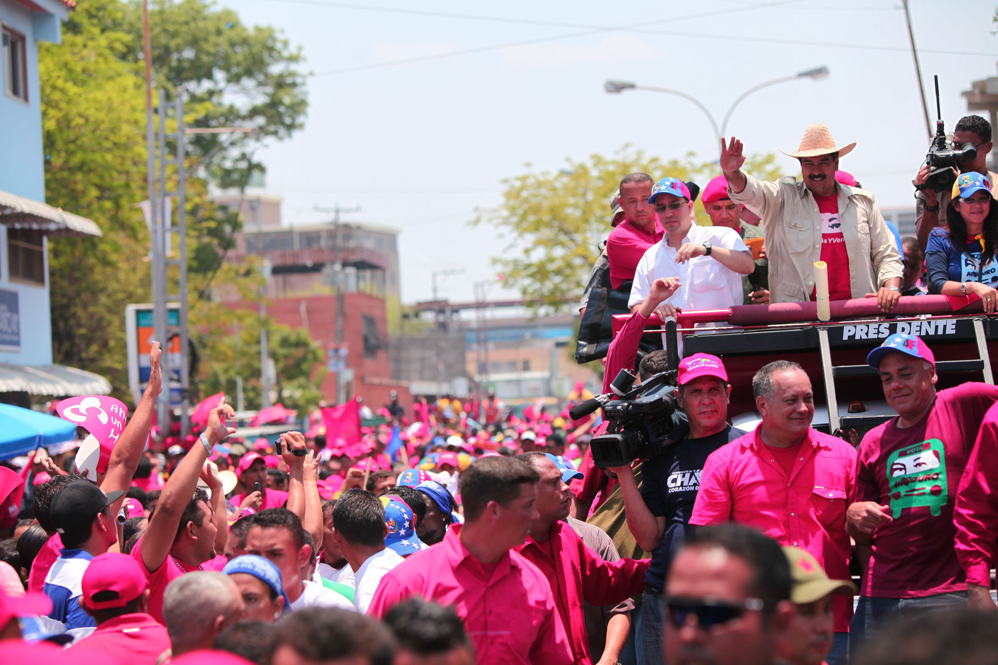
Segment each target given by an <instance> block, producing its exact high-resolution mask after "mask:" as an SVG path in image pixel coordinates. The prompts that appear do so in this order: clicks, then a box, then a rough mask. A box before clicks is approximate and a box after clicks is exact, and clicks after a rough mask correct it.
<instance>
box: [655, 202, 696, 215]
mask: <svg viewBox="0 0 998 665" xmlns="http://www.w3.org/2000/svg"><path fill="white" fill-rule="evenodd" d="M687 203H689V201H687V200H686V199H683V202H682V203H669V204H664V203H656V204H655V212H665V211H666V210H679V209H680V208H682V207H683V206H685V205H686V204H687Z"/></svg>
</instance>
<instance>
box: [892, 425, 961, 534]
mask: <svg viewBox="0 0 998 665" xmlns="http://www.w3.org/2000/svg"><path fill="white" fill-rule="evenodd" d="M886 467H887V483H888V486H889V487H890V505H891V513H892V514H893V516H894V519H897V518H899V517H901V513H902V512H903V511H904V509H905V508H916V507H927V508H928V509H929V512H930V513H931V514H932V516H933V517H939V515H940V514H942V510H943V508H944V507H945V506H946V503H947V502H948V501H949V481H948V479H947V477H946V447H945V446H944V445H943V442H942V441H940V440H939V439H929V440H927V441H922V442H921V443H918V444H915V445H914V446H910V447H908V448H904V449H902V450H896V451H894V452H893V453H891V455H890V457H888V458H887V464H886Z"/></svg>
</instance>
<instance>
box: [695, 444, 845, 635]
mask: <svg viewBox="0 0 998 665" xmlns="http://www.w3.org/2000/svg"><path fill="white" fill-rule="evenodd" d="M760 427H761V425H760ZM856 464H857V463H856V449H855V448H853V447H852V446H851V445H849V444H848V443H846V442H845V441H843V440H842V439H838V438H836V437H833V436H829V435H827V434H822V433H821V432H817V431H815V430H813V429H811V430H808V436H807V438H806V439H805V440H804V443H802V444H801V446H800V457H799V459H797V460H796V461H795V463H794V469H793V472H792V473H791V474H790V475H789V476H788V475H787V472H786V471H785V470H784V469H783V467H782V466H781V465H780V463H779V462H778V461H777V460H776V457H775V456H774V455H770V454H769V453H768V448H767V447H766V445H765V444H764V443H763V442H762V440H761V439H760V438H759V427H757V428H756V429H755V431H754V432H749V433H748V434H746V435H745V436H743V437H740V438H738V439H735V440H734V441H732V442H731V443H729V444H727V445H725V446H722V447H721V448H718V449H717V450H716V451H714V452H713V453H711V455H710V457H708V458H707V462H706V463H705V464H704V466H703V473H702V474H701V477H700V490H699V491H698V492H697V500H696V503H695V504H694V506H693V515H692V516H691V517H690V524H695V525H698V526H703V525H711V524H723V523H725V522H738V523H741V524H748V525H750V526H754V527H756V528H757V529H759V530H760V531H762V532H763V533H764V534H766V535H767V536H769V537H770V538H772V539H773V540H776V541H778V542H779V543H780V545H783V546H787V545H792V546H794V547H800V548H801V549H804V550H807V551H808V552H810V554H811V556H813V557H814V558H815V559H817V561H818V563H819V564H820V565H821V567H822V568H824V570H825V573H826V574H827V575H828V576H829V577H831V578H832V579H836V580H850V581H851V580H852V576H851V575H850V574H849V555H850V553H851V551H852V545H851V543H850V541H849V534H848V533H847V532H846V507H847V506H848V504H849V503H850V497H851V495H852V494H853V493H854V492H855V486H856ZM851 617H852V598H851V597H849V596H846V595H842V594H840V595H837V596H836V597H835V630H836V631H837V632H846V631H848V630H849V619H850V618H851Z"/></svg>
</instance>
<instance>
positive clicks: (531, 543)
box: [517, 522, 651, 665]
mask: <svg viewBox="0 0 998 665" xmlns="http://www.w3.org/2000/svg"><path fill="white" fill-rule="evenodd" d="M517 551H518V552H520V554H522V555H523V556H525V557H526V558H527V559H528V560H529V561H530V562H531V563H533V564H534V565H535V566H537V567H538V568H539V569H540V571H541V572H542V573H544V575H545V576H546V577H547V580H548V584H550V586H551V591H552V592H553V593H554V600H555V604H556V605H557V606H558V612H559V613H560V614H561V620H562V622H563V623H564V624H565V625H566V626H568V638H569V643H570V644H571V646H572V653H573V657H574V662H575V663H578V664H579V665H589V663H591V662H592V655H591V654H590V653H589V639H588V637H587V634H586V617H585V614H583V611H582V601H583V600H584V601H586V602H587V603H589V604H590V605H595V606H597V607H602V606H604V605H616V604H617V603H620V602H623V601H625V600H627V599H628V598H630V597H632V596H636V595H638V594H639V593H641V592H642V591H643V590H644V588H645V573H646V572H648V568H649V566H651V559H644V560H641V561H635V560H634V559H620V560H618V561H614V562H612V563H610V562H607V561H604V560H603V559H602V558H601V557H600V556H599V555H598V554H596V552H594V551H593V550H591V549H589V548H588V547H586V546H585V545H584V544H583V543H582V538H580V537H579V535H578V534H577V533H576V532H575V529H573V528H572V527H570V526H569V525H568V524H566V523H565V522H556V523H555V525H554V526H552V527H551V533H550V534H549V535H548V539H547V540H546V541H544V542H542V543H539V542H537V541H535V540H534V539H533V538H531V537H530V536H529V535H528V536H527V542H525V543H524V544H523V545H521V546H520V547H518V548H517Z"/></svg>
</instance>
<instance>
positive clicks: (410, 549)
mask: <svg viewBox="0 0 998 665" xmlns="http://www.w3.org/2000/svg"><path fill="white" fill-rule="evenodd" d="M380 498H381V503H382V504H383V505H384V506H385V524H386V525H387V526H388V534H387V535H386V536H385V547H387V548H388V549H390V550H392V551H394V552H395V553H396V554H399V555H401V556H407V555H409V554H415V553H416V552H418V551H419V550H421V549H423V543H422V541H421V540H420V539H419V537H418V536H417V535H416V531H415V529H413V524H412V522H413V520H412V510H411V509H410V508H409V506H407V505H406V504H405V502H404V501H399V500H396V498H394V497H387V496H383V497H380Z"/></svg>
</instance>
